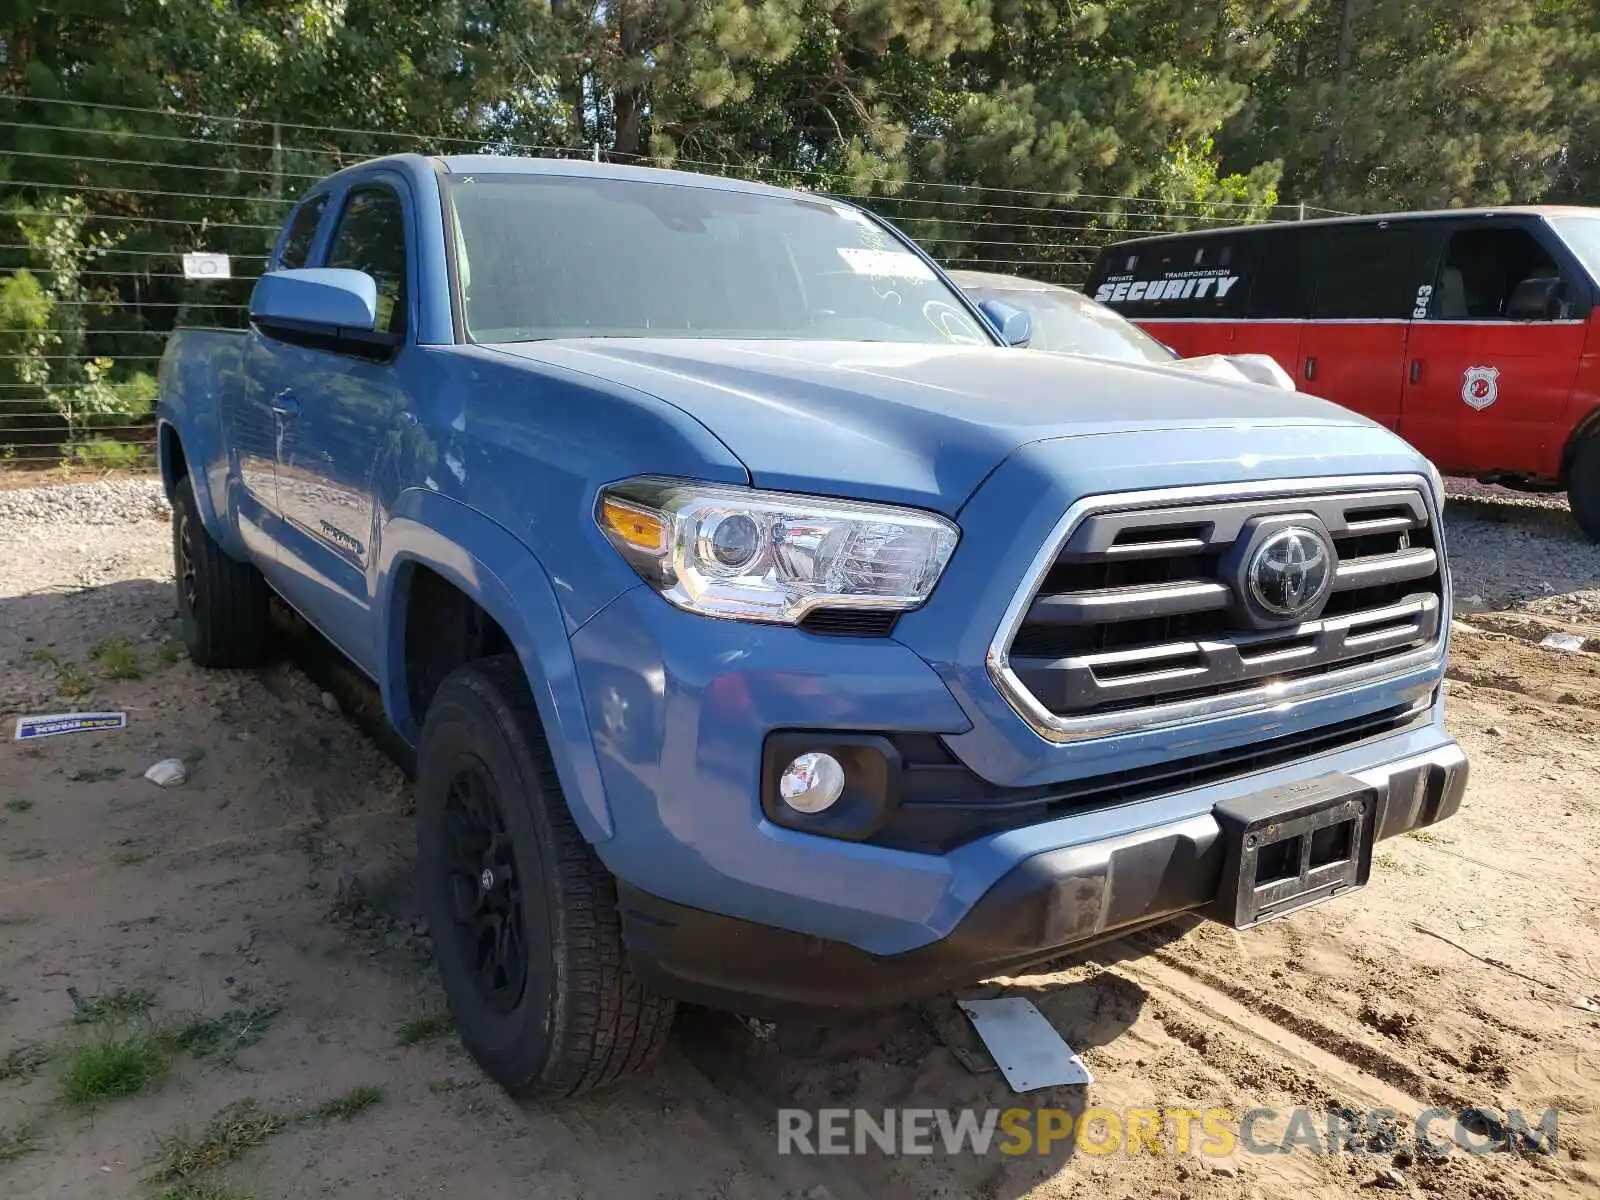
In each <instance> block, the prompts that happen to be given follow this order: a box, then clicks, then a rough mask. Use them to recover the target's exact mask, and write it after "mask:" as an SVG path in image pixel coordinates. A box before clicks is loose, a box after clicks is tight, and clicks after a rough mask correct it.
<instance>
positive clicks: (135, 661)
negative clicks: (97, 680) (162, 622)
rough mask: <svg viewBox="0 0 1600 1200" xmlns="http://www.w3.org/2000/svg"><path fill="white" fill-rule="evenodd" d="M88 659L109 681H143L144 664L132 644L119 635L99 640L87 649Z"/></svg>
mask: <svg viewBox="0 0 1600 1200" xmlns="http://www.w3.org/2000/svg"><path fill="white" fill-rule="evenodd" d="M89 657H90V658H92V659H94V660H95V662H97V663H99V664H100V668H101V670H103V671H104V672H105V673H106V676H107V677H108V678H110V679H143V678H144V663H143V662H141V661H140V660H139V651H138V650H136V649H135V648H134V645H133V643H132V642H130V641H129V640H128V639H127V638H126V637H124V636H123V635H122V634H120V633H115V634H112V635H111V636H110V637H106V638H101V639H100V640H99V641H98V642H96V643H95V644H94V645H92V646H90V647H89Z"/></svg>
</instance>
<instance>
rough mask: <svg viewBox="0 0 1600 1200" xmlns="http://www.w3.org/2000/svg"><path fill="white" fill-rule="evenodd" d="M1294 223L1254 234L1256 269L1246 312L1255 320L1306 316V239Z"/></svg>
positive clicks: (1252, 276) (1248, 316)
mask: <svg viewBox="0 0 1600 1200" xmlns="http://www.w3.org/2000/svg"><path fill="white" fill-rule="evenodd" d="M1304 240H1305V239H1304V237H1303V236H1302V234H1301V231H1300V230H1298V229H1294V228H1293V227H1292V226H1285V227H1279V228H1274V229H1267V230H1263V231H1262V232H1260V233H1258V234H1256V235H1255V247H1254V250H1255V263H1256V266H1255V270H1254V271H1252V272H1251V276H1250V296H1249V299H1248V300H1247V301H1246V303H1245V310H1244V315H1245V317H1246V318H1249V319H1254V320H1279V321H1284V320H1295V319H1303V318H1304V317H1305V315H1306V302H1307V298H1308V297H1309V295H1310V291H1311V288H1310V284H1309V282H1308V274H1307V271H1306V268H1305V264H1304V263H1303V262H1301V261H1300V259H1301V254H1300V251H1301V245H1302V243H1303V242H1304Z"/></svg>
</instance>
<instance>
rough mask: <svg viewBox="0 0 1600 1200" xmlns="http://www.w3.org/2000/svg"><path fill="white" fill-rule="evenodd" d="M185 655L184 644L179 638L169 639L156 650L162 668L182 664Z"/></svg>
mask: <svg viewBox="0 0 1600 1200" xmlns="http://www.w3.org/2000/svg"><path fill="white" fill-rule="evenodd" d="M185 653H186V652H185V651H184V648H183V643H182V642H180V641H179V640H178V639H177V638H168V639H167V640H166V641H164V642H162V643H161V646H160V648H159V649H157V650H156V659H157V660H158V661H159V662H160V663H161V665H162V666H164V667H170V666H172V665H174V664H175V663H180V662H182V661H183V659H184V657H185Z"/></svg>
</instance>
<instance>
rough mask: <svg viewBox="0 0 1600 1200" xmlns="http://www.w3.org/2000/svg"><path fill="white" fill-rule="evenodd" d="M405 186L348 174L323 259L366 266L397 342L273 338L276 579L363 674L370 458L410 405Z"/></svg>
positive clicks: (374, 534)
mask: <svg viewBox="0 0 1600 1200" xmlns="http://www.w3.org/2000/svg"><path fill="white" fill-rule="evenodd" d="M404 197H405V193H404V192H403V191H402V190H401V187H400V186H399V185H398V184H397V183H390V182H387V181H373V182H370V183H358V184H356V185H354V186H352V187H351V189H350V190H349V191H348V192H347V193H346V194H345V197H344V200H343V204H342V207H341V210H340V212H339V214H338V217H337V220H336V223H335V225H334V228H333V233H332V236H331V238H330V239H329V242H328V249H327V252H326V254H325V255H324V259H323V263H322V265H323V266H328V267H346V268H350V269H353V270H358V271H365V272H366V273H367V274H369V275H371V276H372V277H373V279H374V280H375V281H376V283H377V285H378V321H377V329H378V330H379V331H380V332H387V333H390V334H393V335H396V337H397V338H398V339H399V345H398V346H397V347H396V348H395V349H394V350H393V351H392V352H381V351H376V352H373V353H371V354H356V353H345V352H340V351H335V350H329V349H323V348H320V347H312V346H290V345H287V344H282V343H279V344H277V348H276V352H277V354H278V355H279V357H280V364H279V367H278V370H277V371H276V372H275V375H274V377H275V378H276V379H277V380H278V381H279V385H280V389H281V390H280V392H279V394H278V395H277V396H276V397H275V404H277V406H278V407H279V409H280V410H285V411H286V412H287V414H288V415H287V416H286V418H285V420H284V432H283V435H282V437H281V438H280V439H279V444H278V461H277V483H278V505H279V509H280V511H281V512H282V515H283V523H284V529H283V535H282V540H281V542H280V544H279V551H278V565H279V569H280V573H281V575H282V576H283V581H282V586H284V587H285V588H286V589H288V590H289V592H290V593H291V594H290V595H289V596H288V599H289V600H290V602H291V603H294V604H295V607H297V608H298V609H300V611H301V612H302V613H304V614H305V615H306V616H307V617H308V619H311V620H313V621H315V622H316V623H317V624H318V625H319V627H320V628H321V630H322V632H323V634H324V635H326V636H327V637H328V638H329V640H331V641H332V642H334V644H335V645H337V646H338V647H339V648H340V649H341V650H342V651H344V653H345V654H346V655H347V656H348V657H349V658H350V659H352V660H353V661H354V662H355V663H356V664H357V665H358V666H360V667H361V668H362V669H363V670H365V671H366V672H367V673H368V674H375V673H376V668H377V657H376V656H377V647H376V646H375V645H374V640H373V630H374V622H373V621H372V619H371V587H370V583H371V573H370V572H371V568H372V565H373V563H374V562H375V552H376V548H377V547H376V543H377V540H378V530H379V526H380V520H379V514H378V512H377V506H376V489H377V478H376V477H377V470H378V465H379V461H380V458H381V455H382V452H383V450H384V447H385V446H386V445H387V444H389V442H390V441H391V436H390V435H391V434H392V432H393V431H394V430H396V429H397V428H400V427H402V426H403V425H405V424H406V423H407V422H408V414H409V412H410V406H409V404H408V400H407V396H406V392H405V389H404V387H403V385H402V383H401V374H402V372H401V366H402V363H403V361H404V359H405V357H406V353H407V350H406V334H407V332H408V329H409V327H410V325H411V321H412V318H411V307H412V306H411V297H412V292H413V286H414V285H413V284H412V281H411V263H410V262H409V259H408V255H407V250H406V247H407V244H408V243H407V237H406V228H407V221H408V216H407V211H406V208H407V206H406V202H405V198H404Z"/></svg>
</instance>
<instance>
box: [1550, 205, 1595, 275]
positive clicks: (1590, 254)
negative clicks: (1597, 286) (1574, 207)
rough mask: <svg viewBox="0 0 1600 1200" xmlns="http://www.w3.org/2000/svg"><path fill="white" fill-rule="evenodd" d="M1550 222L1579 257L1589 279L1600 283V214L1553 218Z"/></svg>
mask: <svg viewBox="0 0 1600 1200" xmlns="http://www.w3.org/2000/svg"><path fill="white" fill-rule="evenodd" d="M1549 220H1550V227H1551V228H1552V229H1554V230H1555V231H1556V233H1557V235H1558V236H1559V237H1560V238H1561V240H1562V241H1563V242H1565V243H1566V244H1567V249H1569V250H1571V251H1572V253H1573V254H1575V255H1576V256H1577V259H1578V261H1579V262H1581V263H1582V264H1583V267H1584V270H1586V271H1588V272H1589V277H1590V278H1591V279H1594V280H1596V281H1597V282H1600V212H1597V213H1595V215H1594V216H1592V217H1551V218H1550V219H1549Z"/></svg>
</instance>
